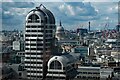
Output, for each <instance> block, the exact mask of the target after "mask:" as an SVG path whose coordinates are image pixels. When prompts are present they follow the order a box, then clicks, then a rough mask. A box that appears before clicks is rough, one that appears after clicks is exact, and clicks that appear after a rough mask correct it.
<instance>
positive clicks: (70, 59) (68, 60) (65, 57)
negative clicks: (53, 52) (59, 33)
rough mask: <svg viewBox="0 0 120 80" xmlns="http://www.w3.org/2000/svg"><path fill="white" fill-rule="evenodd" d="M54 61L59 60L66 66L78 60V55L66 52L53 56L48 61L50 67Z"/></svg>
mask: <svg viewBox="0 0 120 80" xmlns="http://www.w3.org/2000/svg"><path fill="white" fill-rule="evenodd" d="M53 61H59V62H60V63H61V65H62V67H66V66H67V65H69V64H73V63H74V62H76V61H78V56H76V55H71V54H66V55H61V56H53V57H52V58H51V59H50V60H49V61H48V68H49V67H50V64H51V62H53Z"/></svg>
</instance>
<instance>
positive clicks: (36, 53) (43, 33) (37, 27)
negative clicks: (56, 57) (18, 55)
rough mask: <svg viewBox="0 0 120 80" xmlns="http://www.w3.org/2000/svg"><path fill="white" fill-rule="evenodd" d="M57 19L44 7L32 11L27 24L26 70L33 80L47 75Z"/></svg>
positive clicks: (29, 77)
mask: <svg viewBox="0 0 120 80" xmlns="http://www.w3.org/2000/svg"><path fill="white" fill-rule="evenodd" d="M54 32H55V18H54V15H53V14H52V13H51V12H50V11H49V10H48V9H46V8H45V7H44V6H43V5H40V6H39V7H36V8H35V9H33V10H31V11H30V12H29V13H28V15H27V17H26V23H25V68H26V69H27V77H28V79H31V80H41V79H44V78H45V77H46V74H47V61H48V60H49V58H50V55H51V54H52V51H53V50H52V49H53V46H54V44H55V43H54V41H55V39H54Z"/></svg>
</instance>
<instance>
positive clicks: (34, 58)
mask: <svg viewBox="0 0 120 80" xmlns="http://www.w3.org/2000/svg"><path fill="white" fill-rule="evenodd" d="M25 58H26V59H41V60H43V57H32V56H31V57H25Z"/></svg>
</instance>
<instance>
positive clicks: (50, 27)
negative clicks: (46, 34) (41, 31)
mask: <svg viewBox="0 0 120 80" xmlns="http://www.w3.org/2000/svg"><path fill="white" fill-rule="evenodd" d="M44 27H45V28H46V29H47V28H48V29H52V28H54V27H55V26H26V28H44Z"/></svg>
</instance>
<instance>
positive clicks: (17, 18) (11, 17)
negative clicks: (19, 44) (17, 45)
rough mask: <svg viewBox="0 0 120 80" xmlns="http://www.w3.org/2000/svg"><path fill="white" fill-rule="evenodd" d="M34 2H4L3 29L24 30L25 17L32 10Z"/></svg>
mask: <svg viewBox="0 0 120 80" xmlns="http://www.w3.org/2000/svg"><path fill="white" fill-rule="evenodd" d="M33 7H34V3H32V2H3V3H2V25H3V29H15V28H16V29H20V30H21V29H23V26H24V23H23V21H24V20H25V16H26V15H27V13H28V12H29V11H27V10H31V8H33Z"/></svg>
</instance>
